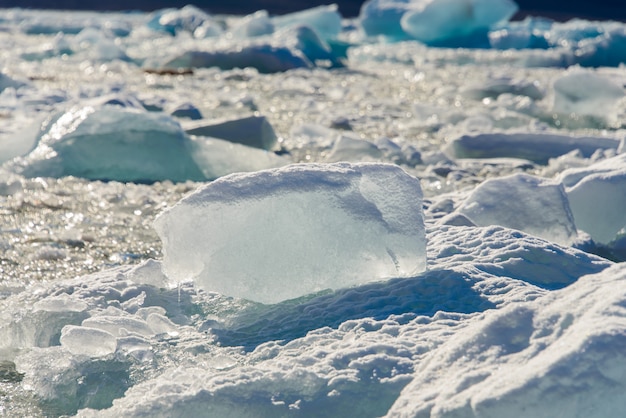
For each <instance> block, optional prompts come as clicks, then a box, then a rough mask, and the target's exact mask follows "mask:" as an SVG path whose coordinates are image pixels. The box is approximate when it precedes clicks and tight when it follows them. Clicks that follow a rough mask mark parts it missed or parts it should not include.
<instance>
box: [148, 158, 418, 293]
mask: <svg viewBox="0 0 626 418" xmlns="http://www.w3.org/2000/svg"><path fill="white" fill-rule="evenodd" d="M421 202H422V192H421V188H420V183H419V181H418V180H417V179H416V178H414V177H412V176H410V175H408V174H406V173H405V172H404V171H403V170H402V169H401V168H399V167H397V166H394V165H389V164H373V163H370V164H367V163H362V164H348V163H338V164H295V165H290V166H288V167H285V168H281V169H274V170H266V171H260V172H256V173H251V174H236V175H231V176H227V177H222V178H221V179H218V180H216V181H214V182H213V183H210V184H207V185H206V186H204V187H202V188H201V189H199V190H198V191H196V192H195V193H193V194H191V195H189V196H187V197H186V198H184V199H182V200H181V201H180V202H179V203H178V204H176V205H175V206H174V207H172V208H171V209H169V210H166V211H165V212H163V213H161V214H160V215H159V216H158V217H157V219H156V221H155V223H154V226H155V229H156V230H157V232H158V234H159V236H160V237H161V240H162V241H163V249H164V261H163V267H164V271H165V273H166V275H167V276H168V277H169V278H170V279H171V280H175V281H187V280H194V281H195V283H196V284H197V285H198V286H200V287H202V288H204V289H206V290H208V291H217V292H220V293H222V294H224V295H227V296H234V297H239V298H244V299H250V300H253V301H257V302H261V303H270V304H271V303H277V302H280V301H283V300H286V299H292V298H297V297H300V296H303V295H306V294H310V293H313V292H318V291H322V290H325V289H329V288H330V289H338V288H343V287H349V286H354V285H359V284H363V283H367V282H371V281H377V280H382V279H385V278H390V277H399V276H404V277H406V276H412V275H415V274H417V273H418V272H420V271H422V270H424V268H425V266H426V259H425V257H426V256H425V249H426V248H425V247H426V242H425V237H424V236H425V231H424V221H423V215H422V203H421Z"/></svg>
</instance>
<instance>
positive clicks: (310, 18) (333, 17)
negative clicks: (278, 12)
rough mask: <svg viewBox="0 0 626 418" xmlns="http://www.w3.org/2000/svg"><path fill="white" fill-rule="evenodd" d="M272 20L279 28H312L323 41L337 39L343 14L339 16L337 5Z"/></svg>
mask: <svg viewBox="0 0 626 418" xmlns="http://www.w3.org/2000/svg"><path fill="white" fill-rule="evenodd" d="M272 20H273V22H274V25H275V26H276V27H277V28H285V27H291V26H301V25H306V26H310V27H312V28H313V29H314V30H315V31H316V32H317V33H318V34H319V36H320V37H321V38H322V39H332V38H336V37H337V35H339V32H340V31H341V14H339V12H338V10H337V5H336V4H331V5H327V6H318V7H313V8H311V9H307V10H302V11H299V12H295V13H289V14H286V15H283V16H276V17H274V18H273V19H272Z"/></svg>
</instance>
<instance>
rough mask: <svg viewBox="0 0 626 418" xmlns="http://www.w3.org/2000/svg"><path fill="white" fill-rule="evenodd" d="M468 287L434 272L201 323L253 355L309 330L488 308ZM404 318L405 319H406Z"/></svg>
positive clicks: (462, 278)
mask: <svg viewBox="0 0 626 418" xmlns="http://www.w3.org/2000/svg"><path fill="white" fill-rule="evenodd" d="M473 284H474V282H473V281H472V280H470V279H469V278H468V277H467V276H466V275H464V274H462V273H460V272H457V271H452V270H434V271H429V272H425V273H423V274H422V275H420V276H417V277H412V278H403V279H392V280H389V281H386V282H376V283H370V284H365V285H362V286H358V287H354V288H349V289H342V290H339V291H336V292H333V293H331V294H324V295H318V296H314V297H311V298H309V299H307V300H303V299H302V298H301V299H296V300H290V301H286V302H283V303H279V304H276V305H260V304H255V305H252V306H250V307H248V308H247V309H245V310H244V311H243V312H242V313H241V314H237V315H236V316H234V317H233V318H232V320H231V321H229V323H228V324H227V325H226V326H224V327H222V328H212V327H213V326H214V325H215V324H214V323H213V322H211V323H210V324H207V328H210V332H212V333H213V334H214V335H215V337H216V339H217V341H218V342H219V343H220V344H222V345H226V346H244V348H245V349H246V350H253V349H254V348H255V347H256V346H258V345H259V344H262V343H264V342H267V341H274V340H287V341H290V340H293V339H296V338H300V337H303V336H305V335H306V334H307V333H308V332H309V331H311V330H315V329H319V328H323V327H331V328H336V327H338V326H339V325H340V324H342V323H344V322H345V321H348V320H357V319H363V318H372V319H375V320H382V319H386V318H388V317H389V316H391V315H405V317H404V318H396V320H398V321H400V322H402V321H403V320H404V321H409V320H410V319H412V318H414V317H415V316H418V315H425V316H432V315H434V314H435V313H436V312H438V311H447V312H458V313H473V312H482V311H484V310H486V309H490V308H494V307H495V305H493V304H492V303H491V302H489V301H488V300H487V299H486V298H485V297H484V296H483V295H481V294H479V293H478V292H477V291H476V290H475V289H473ZM406 314H409V315H406Z"/></svg>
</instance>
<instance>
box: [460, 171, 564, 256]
mask: <svg viewBox="0 0 626 418" xmlns="http://www.w3.org/2000/svg"><path fill="white" fill-rule="evenodd" d="M459 212H460V213H461V214H463V215H464V216H466V217H467V218H468V219H470V220H471V221H472V222H473V223H474V224H475V225H478V226H488V225H502V226H505V227H507V228H512V229H518V230H520V231H524V232H526V233H528V234H533V235H537V236H539V237H542V238H544V239H547V240H549V241H552V242H556V243H558V244H562V245H571V244H572V243H573V242H574V241H575V240H576V237H577V233H576V226H575V225H574V218H573V217H572V213H571V210H570V207H569V203H568V200H567V195H566V194H565V190H564V188H563V186H562V185H561V184H560V183H555V182H553V181H549V180H546V179H542V178H539V177H534V176H530V175H528V174H514V175H512V176H507V177H501V178H497V179H490V180H487V181H485V182H483V183H481V184H480V185H479V186H478V187H477V188H476V189H475V190H474V191H473V192H472V193H471V194H470V196H469V197H468V198H467V200H465V202H464V203H463V204H462V205H461V207H460V208H459Z"/></svg>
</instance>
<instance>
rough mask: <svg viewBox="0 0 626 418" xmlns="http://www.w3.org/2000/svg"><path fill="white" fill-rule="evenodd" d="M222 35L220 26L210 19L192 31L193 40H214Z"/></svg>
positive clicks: (222, 31) (222, 30)
mask: <svg viewBox="0 0 626 418" xmlns="http://www.w3.org/2000/svg"><path fill="white" fill-rule="evenodd" d="M223 33H224V29H223V28H222V26H221V25H220V24H219V23H217V22H215V21H214V20H212V19H208V20H205V21H204V22H202V24H201V25H200V26H198V27H197V28H196V29H195V30H194V31H193V36H194V38H198V39H204V38H215V37H218V36H220V35H222V34H223Z"/></svg>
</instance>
